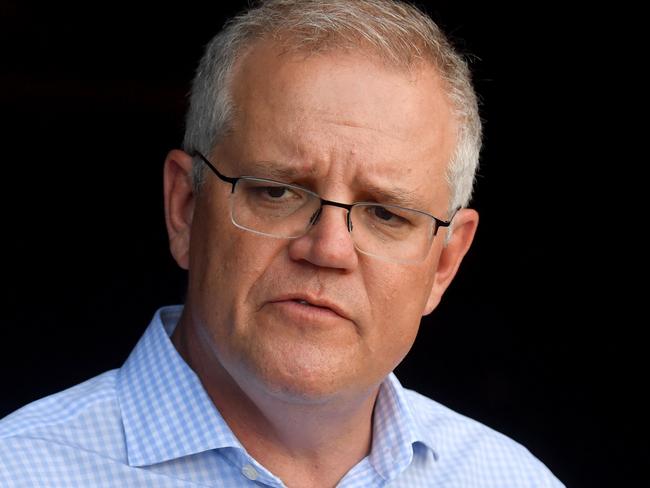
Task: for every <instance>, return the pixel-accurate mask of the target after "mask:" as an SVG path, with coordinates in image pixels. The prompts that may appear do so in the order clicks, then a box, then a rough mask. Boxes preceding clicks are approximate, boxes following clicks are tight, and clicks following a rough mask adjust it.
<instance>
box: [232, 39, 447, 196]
mask: <svg viewBox="0 0 650 488" xmlns="http://www.w3.org/2000/svg"><path fill="white" fill-rule="evenodd" d="M231 86H232V98H233V100H232V101H233V107H234V111H233V117H232V127H231V129H232V131H231V135H232V136H234V139H235V140H236V141H237V142H238V145H239V147H238V150H240V151H243V153H242V152H240V153H239V154H237V158H238V159H239V160H241V159H242V158H243V159H250V160H255V159H259V158H260V157H263V158H264V159H269V158H271V159H274V160H277V159H279V160H282V161H285V162H287V163H290V162H291V161H294V160H295V161H300V162H301V163H302V164H308V163H309V161H318V160H319V158H321V159H328V158H329V157H330V156H331V157H334V156H332V155H326V154H322V152H323V151H334V152H336V151H338V152H337V153H336V156H337V157H340V158H343V159H346V160H349V161H355V162H357V163H362V164H363V167H365V168H367V169H368V170H369V171H371V172H372V173H374V174H375V175H376V176H377V177H381V178H385V179H390V178H396V177H400V178H402V179H407V180H411V181H413V182H416V183H418V184H423V182H422V181H419V178H422V177H423V174H425V173H426V174H430V173H431V172H432V171H433V170H434V169H436V168H437V169H439V170H440V171H436V173H437V174H436V180H440V179H442V180H443V181H444V180H445V179H444V173H445V170H446V166H447V164H448V163H449V161H450V159H451V157H452V154H453V151H454V147H455V141H456V132H457V124H456V122H455V118H454V116H453V111H452V108H451V104H450V103H449V101H448V99H447V96H446V91H445V88H444V82H443V80H442V79H441V77H440V76H439V75H438V73H437V71H436V70H435V68H433V67H432V66H430V65H427V64H421V65H419V66H418V67H417V68H416V67H412V69H408V70H405V69H401V68H398V67H395V66H392V65H386V64H385V63H383V62H382V60H381V59H377V58H373V57H368V56H365V53H363V52H362V53H359V52H351V51H347V50H331V51H327V52H318V53H313V52H312V53H304V52H300V51H297V52H287V51H285V50H283V49H282V46H281V45H274V44H272V43H259V44H258V45H256V46H255V48H254V49H252V50H251V51H250V52H248V53H247V54H246V56H245V57H243V58H242V59H241V60H240V62H239V64H238V66H236V70H235V74H234V77H233V80H232V85H231ZM276 150H277V151H276ZM319 151H320V152H319ZM423 165H425V166H426V168H425V169H426V171H425V173H423V172H422V170H423V167H422V166H423Z"/></svg>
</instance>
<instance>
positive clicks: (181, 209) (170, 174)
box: [164, 150, 194, 269]
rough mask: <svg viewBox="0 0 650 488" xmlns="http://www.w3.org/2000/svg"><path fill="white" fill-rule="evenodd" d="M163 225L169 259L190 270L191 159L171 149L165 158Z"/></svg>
mask: <svg viewBox="0 0 650 488" xmlns="http://www.w3.org/2000/svg"><path fill="white" fill-rule="evenodd" d="M164 188H165V223H166V224H167V234H168V236H169V248H170V250H171V253H172V256H174V259H175V260H176V262H177V263H178V265H179V266H180V267H181V268H183V269H188V268H189V262H190V260H189V251H190V229H191V227H192V217H193V215H194V192H193V189H192V157H191V156H190V155H189V154H187V153H186V152H184V151H180V150H173V151H170V153H169V154H168V155H167V158H166V159H165V169H164Z"/></svg>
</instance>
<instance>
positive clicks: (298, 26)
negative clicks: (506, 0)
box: [183, 0, 481, 214]
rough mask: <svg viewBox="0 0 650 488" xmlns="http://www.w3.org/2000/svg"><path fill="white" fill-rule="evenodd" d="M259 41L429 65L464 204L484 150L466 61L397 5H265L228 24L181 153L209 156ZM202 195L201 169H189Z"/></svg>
mask: <svg viewBox="0 0 650 488" xmlns="http://www.w3.org/2000/svg"><path fill="white" fill-rule="evenodd" d="M262 38H268V39H272V40H273V41H276V42H280V43H282V46H283V47H284V48H285V49H287V50H292V51H304V52H307V53H314V52H322V51H325V50H328V49H347V50H355V49H356V50H364V51H366V52H369V53H372V54H375V55H377V56H378V57H380V58H381V59H382V60H384V62H386V63H389V64H391V65H393V66H396V67H400V68H411V67H415V66H417V65H419V64H421V63H422V62H427V63H431V64H432V65H433V66H434V67H435V68H436V69H437V70H438V72H439V74H440V76H441V77H442V79H443V80H444V84H445V87H446V92H447V93H446V94H447V97H448V99H449V101H450V102H451V104H452V107H453V111H454V114H455V116H456V118H457V122H458V128H459V129H458V134H457V143H456V148H455V151H454V154H453V156H452V159H451V161H450V162H449V165H448V168H447V174H446V176H447V184H448V185H449V189H450V193H451V198H450V202H449V213H450V214H451V213H452V212H453V211H454V210H456V208H458V207H464V206H467V205H468V204H469V201H470V199H471V196H472V189H473V186H474V178H475V174H476V170H477V167H478V160H479V153H480V149H481V120H480V117H479V113H478V102H477V97H476V94H475V92H474V89H473V87H472V82H471V76H470V72H469V68H468V66H467V63H466V62H465V60H464V59H463V57H462V56H461V55H460V54H458V53H457V52H456V51H455V49H454V48H453V47H452V45H451V44H450V42H449V41H448V40H447V38H446V37H445V35H444V34H443V33H442V31H441V30H440V29H439V27H438V26H437V25H436V24H435V23H434V22H433V21H432V20H431V19H430V18H429V17H428V16H427V15H426V14H424V13H423V12H421V11H420V10H418V9H417V8H416V7H414V6H412V5H409V4H407V3H404V2H401V1H395V0H262V1H260V2H258V4H257V6H255V7H253V8H251V9H249V10H248V11H246V12H244V13H243V14H241V15H239V16H237V17H235V18H233V19H232V20H230V21H229V22H228V23H227V24H226V25H225V26H224V28H223V30H222V31H221V32H220V33H219V34H217V35H216V36H215V37H214V38H213V39H212V41H210V43H209V44H208V46H207V47H206V51H205V54H204V56H203V58H202V59H201V62H200V64H199V67H198V70H197V73H196V76H195V78H194V81H193V84H192V92H191V97H190V108H189V111H188V114H187V120H186V130H185V138H184V141H183V147H184V149H185V151H187V152H189V153H191V152H192V151H195V150H198V151H201V152H202V153H203V154H206V155H208V154H210V153H211V152H212V150H213V149H214V147H215V146H216V145H217V144H218V143H219V141H220V139H221V138H222V137H223V136H224V135H226V134H227V133H228V131H229V128H230V122H231V117H232V114H233V102H232V97H231V94H230V83H231V80H232V78H233V76H234V74H233V71H234V70H233V67H234V66H235V64H236V63H237V61H238V60H240V59H242V58H243V57H244V56H245V55H246V53H247V52H248V51H249V50H250V49H251V48H252V46H253V45H254V44H255V42H256V41H257V40H259V39H262ZM192 177H193V184H194V187H195V190H196V191H199V189H200V186H201V184H202V182H203V177H204V168H203V165H202V164H200V163H198V164H197V163H196V162H195V164H194V168H193V174H192Z"/></svg>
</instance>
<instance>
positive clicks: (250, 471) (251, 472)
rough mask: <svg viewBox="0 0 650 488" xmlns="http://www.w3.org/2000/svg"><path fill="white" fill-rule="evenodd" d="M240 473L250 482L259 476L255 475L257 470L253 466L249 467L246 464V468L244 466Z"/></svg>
mask: <svg viewBox="0 0 650 488" xmlns="http://www.w3.org/2000/svg"><path fill="white" fill-rule="evenodd" d="M241 472H242V474H243V475H244V476H246V478H248V479H249V480H251V481H255V480H256V479H257V477H258V476H259V474H258V473H257V470H256V469H255V468H254V467H253V466H251V465H250V464H247V465H246V466H244V467H243V468H242V470H241Z"/></svg>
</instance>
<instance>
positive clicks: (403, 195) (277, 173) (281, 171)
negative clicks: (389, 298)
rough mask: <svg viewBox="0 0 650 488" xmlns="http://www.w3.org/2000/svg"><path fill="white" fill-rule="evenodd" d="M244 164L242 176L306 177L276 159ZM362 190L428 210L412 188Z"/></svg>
mask: <svg viewBox="0 0 650 488" xmlns="http://www.w3.org/2000/svg"><path fill="white" fill-rule="evenodd" d="M242 166H243V167H244V168H245V174H242V176H252V177H257V178H268V179H271V180H276V181H279V182H287V183H289V182H291V181H294V180H297V179H299V178H304V177H305V171H304V169H301V168H298V167H296V166H287V165H282V164H280V163H276V162H274V161H247V162H246V163H244V164H243V165H242ZM313 172H314V171H313V170H311V171H310V170H307V173H308V174H309V173H313ZM361 190H363V192H364V193H365V194H367V195H370V196H372V198H373V199H374V200H376V201H377V203H384V204H386V205H397V206H399V207H406V208H411V209H414V210H422V211H425V212H426V210H425V207H424V205H423V202H422V199H421V198H420V197H419V196H418V195H417V194H416V193H415V192H414V191H413V190H411V189H406V188H401V187H399V186H394V185H393V186H391V187H380V186H377V185H374V184H372V183H368V184H364V185H363V186H362V187H361Z"/></svg>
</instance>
